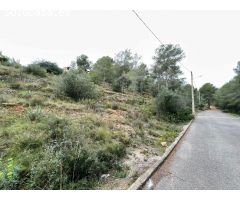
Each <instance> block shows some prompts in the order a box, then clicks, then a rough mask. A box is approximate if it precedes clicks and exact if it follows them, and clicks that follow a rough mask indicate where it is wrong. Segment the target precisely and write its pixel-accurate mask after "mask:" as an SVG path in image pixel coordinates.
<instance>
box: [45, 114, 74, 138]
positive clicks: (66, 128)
mask: <svg viewBox="0 0 240 200" xmlns="http://www.w3.org/2000/svg"><path fill="white" fill-rule="evenodd" d="M70 132H71V130H70V123H69V121H68V120H66V119H64V118H58V117H56V116H51V117H49V118H48V134H49V136H50V138H51V139H52V140H59V139H63V138H65V137H66V135H67V134H69V133H70Z"/></svg>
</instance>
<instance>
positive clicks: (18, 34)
mask: <svg viewBox="0 0 240 200" xmlns="http://www.w3.org/2000/svg"><path fill="white" fill-rule="evenodd" d="M137 12H138V14H139V15H140V16H141V17H142V18H143V19H144V21H145V22H146V23H147V24H148V25H149V26H150V27H151V29H152V30H153V31H154V32H155V33H156V34H157V36H158V37H159V38H160V40H161V41H163V42H164V43H173V44H180V46H181V47H182V48H183V50H184V51H185V54H186V58H185V59H184V61H183V64H184V66H186V67H187V68H189V69H191V70H193V72H194V75H195V76H199V75H203V76H202V77H201V78H198V79H196V80H195V83H196V86H197V87H199V86H201V85H202V84H203V83H205V82H211V83H213V84H214V85H216V86H217V87H220V86H221V85H223V84H224V83H225V82H227V81H229V80H230V79H231V78H232V77H233V76H234V73H233V70H232V69H233V68H234V67H235V66H236V63H237V61H239V60H240V54H239V53H240V50H239V45H240V27H239V21H240V11H239V12H238V11H137ZM0 22H1V28H0V51H2V52H3V54H6V55H8V56H10V57H14V58H16V59H20V62H21V63H22V64H28V63H30V62H32V61H34V60H36V59H41V58H43V59H47V60H50V61H53V62H56V63H57V64H58V65H59V66H60V67H64V66H67V65H69V64H70V62H71V61H72V60H74V59H75V58H76V57H77V56H78V55H80V54H86V55H88V56H89V58H90V60H92V61H93V62H95V61H96V59H98V58H100V57H102V56H106V55H109V56H111V57H114V55H115V54H116V53H117V52H119V51H121V50H124V49H126V48H129V49H132V50H133V51H134V52H136V53H138V54H139V55H141V56H142V59H143V61H144V62H145V63H146V64H148V65H151V64H152V63H153V61H152V57H153V55H154V50H155V49H156V47H158V46H159V43H158V41H157V40H156V39H155V38H154V37H153V36H152V35H151V33H150V32H149V31H148V30H147V29H146V28H145V27H144V25H143V24H142V23H141V22H140V21H139V20H138V19H137V18H136V16H135V15H134V14H133V13H132V12H131V11H66V12H61V13H60V14H59V12H40V13H39V12H35V13H34V12H14V13H13V12H10V13H9V12H6V11H0ZM182 71H183V72H184V73H185V74H184V76H185V77H186V78H187V81H188V82H189V78H190V74H189V72H187V71H186V70H185V69H184V68H182Z"/></svg>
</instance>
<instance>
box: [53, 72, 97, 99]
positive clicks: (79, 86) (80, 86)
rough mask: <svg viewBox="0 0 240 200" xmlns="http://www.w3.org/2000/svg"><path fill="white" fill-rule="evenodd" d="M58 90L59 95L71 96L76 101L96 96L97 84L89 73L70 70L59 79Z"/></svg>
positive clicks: (57, 82)
mask: <svg viewBox="0 0 240 200" xmlns="http://www.w3.org/2000/svg"><path fill="white" fill-rule="evenodd" d="M56 92H57V94H59V95H65V96H67V97H71V98H72V99H74V100H75V101H78V100H80V99H94V98H95V97H96V89H95V85H94V83H92V82H91V81H90V79H89V78H88V76H87V74H77V73H76V72H75V71H70V72H69V73H67V74H64V75H62V76H61V77H59V78H58V79H57V81H56Z"/></svg>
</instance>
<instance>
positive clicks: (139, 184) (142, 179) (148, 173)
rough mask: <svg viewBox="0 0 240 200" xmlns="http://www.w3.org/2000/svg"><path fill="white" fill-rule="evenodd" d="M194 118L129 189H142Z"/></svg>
mask: <svg viewBox="0 0 240 200" xmlns="http://www.w3.org/2000/svg"><path fill="white" fill-rule="evenodd" d="M193 120H194V119H192V120H191V121H190V122H189V123H188V124H187V125H186V126H184V128H183V130H182V132H180V133H179V135H178V137H177V138H176V139H175V141H174V142H173V143H172V144H171V145H170V146H169V147H168V148H167V149H166V151H165V153H164V154H163V155H162V157H161V158H160V159H159V160H158V161H157V162H156V163H154V164H153V165H152V166H151V167H150V168H149V169H148V170H147V171H146V172H144V173H143V174H142V175H141V176H140V177H139V178H138V179H137V180H136V181H135V182H134V183H133V184H132V185H131V186H130V187H129V188H128V190H138V189H140V188H141V187H142V186H143V184H144V183H146V182H147V180H148V179H149V178H150V177H151V176H152V174H153V173H154V172H155V171H156V170H157V168H158V167H159V166H160V165H161V164H162V163H163V162H164V161H165V160H166V158H167V157H168V156H169V154H170V153H171V152H172V150H173V149H174V148H175V146H176V145H177V144H178V142H179V141H180V140H181V138H182V137H183V135H184V134H185V133H186V132H187V130H188V129H189V127H190V126H191V124H192V122H193Z"/></svg>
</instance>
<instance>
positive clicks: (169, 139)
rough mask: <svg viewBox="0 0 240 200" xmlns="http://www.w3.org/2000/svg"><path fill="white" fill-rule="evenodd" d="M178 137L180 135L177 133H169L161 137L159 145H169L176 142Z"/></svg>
mask: <svg viewBox="0 0 240 200" xmlns="http://www.w3.org/2000/svg"><path fill="white" fill-rule="evenodd" d="M177 136H178V133H177V132H175V131H169V132H167V133H165V134H163V135H161V136H160V138H159V140H158V142H157V143H158V144H161V142H167V143H168V144H170V143H172V142H174V140H175V138H176V137H177Z"/></svg>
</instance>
